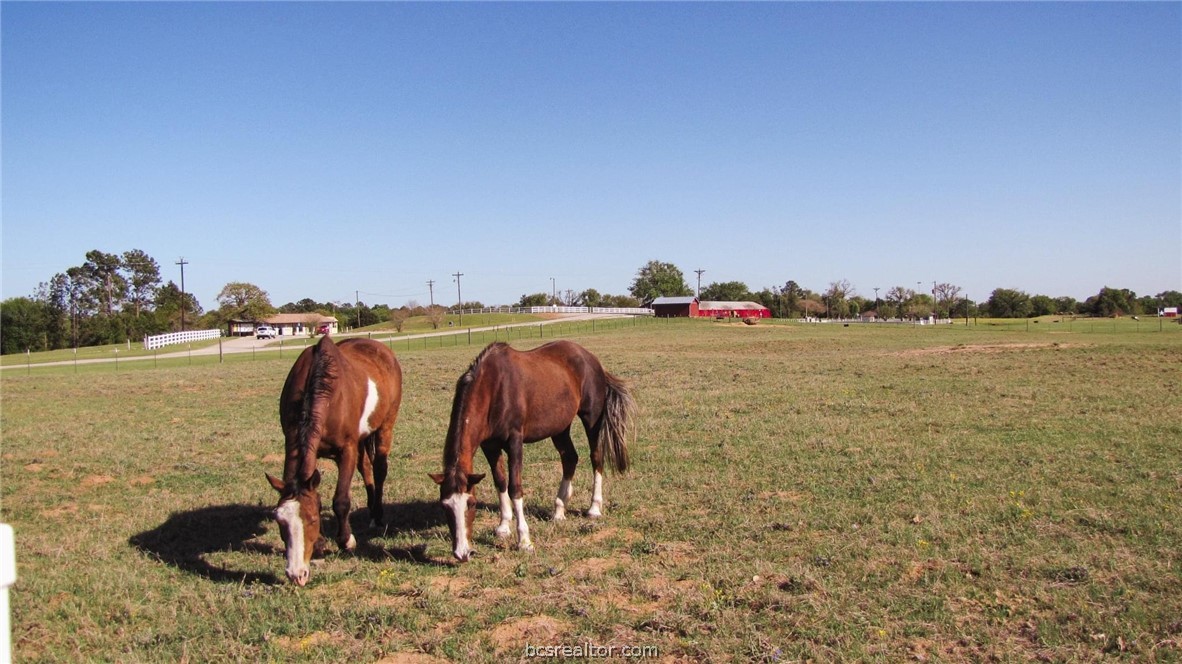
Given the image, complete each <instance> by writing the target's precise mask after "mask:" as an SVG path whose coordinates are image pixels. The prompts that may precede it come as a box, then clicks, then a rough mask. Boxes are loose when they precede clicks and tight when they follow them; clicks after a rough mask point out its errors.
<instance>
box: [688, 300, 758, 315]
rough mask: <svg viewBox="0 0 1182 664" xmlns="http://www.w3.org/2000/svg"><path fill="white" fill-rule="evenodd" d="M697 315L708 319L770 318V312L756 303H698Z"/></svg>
mask: <svg viewBox="0 0 1182 664" xmlns="http://www.w3.org/2000/svg"><path fill="white" fill-rule="evenodd" d="M698 315H699V316H703V317H708V318H771V317H772V311H771V309H768V308H767V307H765V306H763V305H762V304H758V303H756V302H700V303H698Z"/></svg>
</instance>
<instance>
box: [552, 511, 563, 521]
mask: <svg viewBox="0 0 1182 664" xmlns="http://www.w3.org/2000/svg"><path fill="white" fill-rule="evenodd" d="M553 520H554V521H566V512H565V511H563V512H555V513H554V519H553Z"/></svg>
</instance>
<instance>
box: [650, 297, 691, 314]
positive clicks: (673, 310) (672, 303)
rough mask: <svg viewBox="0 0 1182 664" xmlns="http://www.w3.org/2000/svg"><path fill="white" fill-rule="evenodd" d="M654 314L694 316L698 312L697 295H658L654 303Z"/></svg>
mask: <svg viewBox="0 0 1182 664" xmlns="http://www.w3.org/2000/svg"><path fill="white" fill-rule="evenodd" d="M652 310H653V315H654V316H656V317H657V318H694V317H697V316H698V315H699V314H698V298H696V297H692V296H689V297H658V298H657V299H655V300H653V303H652Z"/></svg>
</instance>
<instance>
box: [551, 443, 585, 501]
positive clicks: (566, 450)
mask: <svg viewBox="0 0 1182 664" xmlns="http://www.w3.org/2000/svg"><path fill="white" fill-rule="evenodd" d="M553 441H554V448H555V449H557V450H558V456H559V458H561V459H562V481H561V482H560V483H559V484H558V495H557V496H556V497H555V498H554V520H555V521H562V520H563V519H565V518H566V506H567V505H569V504H570V495H571V480H572V479H574V476H575V469H576V468H578V466H579V453H578V452H576V451H575V444H574V441H572V440H571V437H570V427H567V429H566V431H563V432H562V433H559V434H557V435H555V436H554V437H553Z"/></svg>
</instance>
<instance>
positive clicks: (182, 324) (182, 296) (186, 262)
mask: <svg viewBox="0 0 1182 664" xmlns="http://www.w3.org/2000/svg"><path fill="white" fill-rule="evenodd" d="M176 264H177V265H180V266H181V332H184V331H185V266H186V265H188V264H189V261H187V260H185V257H184V256H181V259H180V260H179V261H177V262H176Z"/></svg>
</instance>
